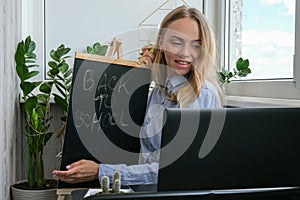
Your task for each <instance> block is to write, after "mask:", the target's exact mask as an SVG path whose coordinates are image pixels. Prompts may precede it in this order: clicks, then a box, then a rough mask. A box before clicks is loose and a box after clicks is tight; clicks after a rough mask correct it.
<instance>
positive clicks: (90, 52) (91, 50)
mask: <svg viewBox="0 0 300 200" xmlns="http://www.w3.org/2000/svg"><path fill="white" fill-rule="evenodd" d="M86 51H87V52H88V53H89V54H92V52H93V49H92V47H90V46H88V47H87V48H86Z"/></svg>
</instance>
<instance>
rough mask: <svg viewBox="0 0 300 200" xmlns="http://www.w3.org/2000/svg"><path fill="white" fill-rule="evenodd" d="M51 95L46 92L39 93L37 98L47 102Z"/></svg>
mask: <svg viewBox="0 0 300 200" xmlns="http://www.w3.org/2000/svg"><path fill="white" fill-rule="evenodd" d="M48 96H49V95H46V94H38V95H37V99H38V100H39V101H42V102H46V101H47V98H48Z"/></svg>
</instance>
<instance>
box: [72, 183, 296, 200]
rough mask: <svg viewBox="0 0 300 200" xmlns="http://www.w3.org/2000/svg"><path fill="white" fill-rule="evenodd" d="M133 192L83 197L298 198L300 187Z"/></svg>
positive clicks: (150, 199)
mask: <svg viewBox="0 0 300 200" xmlns="http://www.w3.org/2000/svg"><path fill="white" fill-rule="evenodd" d="M133 188H134V189H136V190H135V192H134V193H126V194H101V195H92V196H89V197H86V198H84V200H98V199H99V200H105V199H106V200H110V199H120V200H129V199H140V200H156V199H168V200H169V199H170V200H171V199H172V200H173V199H174V200H175V199H180V200H194V199H209V200H221V199H222V200H227V199H228V200H229V199H230V200H253V199H255V200H269V199H270V200H271V199H272V200H282V199H284V200H299V199H300V188H294V187H293V188H269V189H254V190H249V189H246V190H199V191H170V192H156V191H153V190H154V189H155V188H156V187H155V186H153V185H151V186H150V185H149V186H133ZM85 192H86V191H80V190H79V191H74V193H72V200H79V199H82V198H83V196H84V194H85Z"/></svg>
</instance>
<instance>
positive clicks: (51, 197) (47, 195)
mask: <svg viewBox="0 0 300 200" xmlns="http://www.w3.org/2000/svg"><path fill="white" fill-rule="evenodd" d="M24 182H26V181H19V182H17V183H15V184H13V185H12V186H11V191H12V193H11V194H12V200H29V199H34V200H46V199H47V200H57V194H56V190H57V188H52V189H43V190H28V189H19V188H16V187H15V185H18V184H21V183H24Z"/></svg>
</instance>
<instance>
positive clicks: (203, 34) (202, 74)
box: [152, 6, 223, 107]
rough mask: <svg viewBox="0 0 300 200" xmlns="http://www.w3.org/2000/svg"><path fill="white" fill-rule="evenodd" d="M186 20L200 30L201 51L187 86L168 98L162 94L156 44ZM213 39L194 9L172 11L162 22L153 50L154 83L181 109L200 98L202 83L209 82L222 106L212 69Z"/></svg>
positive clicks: (160, 55)
mask: <svg viewBox="0 0 300 200" xmlns="http://www.w3.org/2000/svg"><path fill="white" fill-rule="evenodd" d="M186 17H189V18H191V19H193V20H195V21H196V22H197V24H198V27H199V38H200V41H201V46H202V50H201V53H200V56H199V58H198V59H196V61H195V62H194V65H193V67H192V69H191V72H190V76H189V79H188V82H189V84H186V85H185V86H184V87H182V88H181V89H179V90H178V91H177V92H176V94H167V93H166V91H165V87H163V85H164V84H165V79H166V70H162V65H164V66H165V65H166V61H165V57H164V52H163V50H162V49H161V48H160V47H159V40H160V38H162V37H163V36H164V33H165V30H166V29H167V28H168V26H169V25H170V24H171V23H172V22H174V21H176V20H178V19H181V18H186ZM215 48H216V47H215V37H214V33H213V31H212V29H211V27H210V25H209V23H208V21H207V19H206V18H205V16H204V15H202V14H201V13H200V12H199V11H198V10H197V9H195V8H189V7H187V6H180V7H178V8H176V9H174V10H173V11H171V12H170V13H169V14H168V15H167V16H166V17H165V18H164V19H163V21H162V23H161V26H160V30H159V32H158V38H157V42H156V48H155V49H154V52H153V53H154V58H155V59H154V61H153V63H154V65H153V68H152V76H153V79H154V81H155V83H156V85H157V86H158V88H159V90H160V91H161V92H163V93H164V94H166V95H167V96H168V97H169V99H170V100H171V101H174V102H178V103H179V104H180V107H184V106H185V105H187V104H190V103H192V102H194V101H195V100H196V99H197V98H198V97H199V95H200V90H201V86H202V84H203V83H204V81H205V80H208V81H209V82H211V83H212V84H213V85H214V86H215V87H216V88H217V90H218V93H219V97H220V99H221V102H223V93H222V90H221V87H220V84H219V82H218V78H217V74H216V69H215V59H216V56H215V54H216V50H215Z"/></svg>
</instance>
